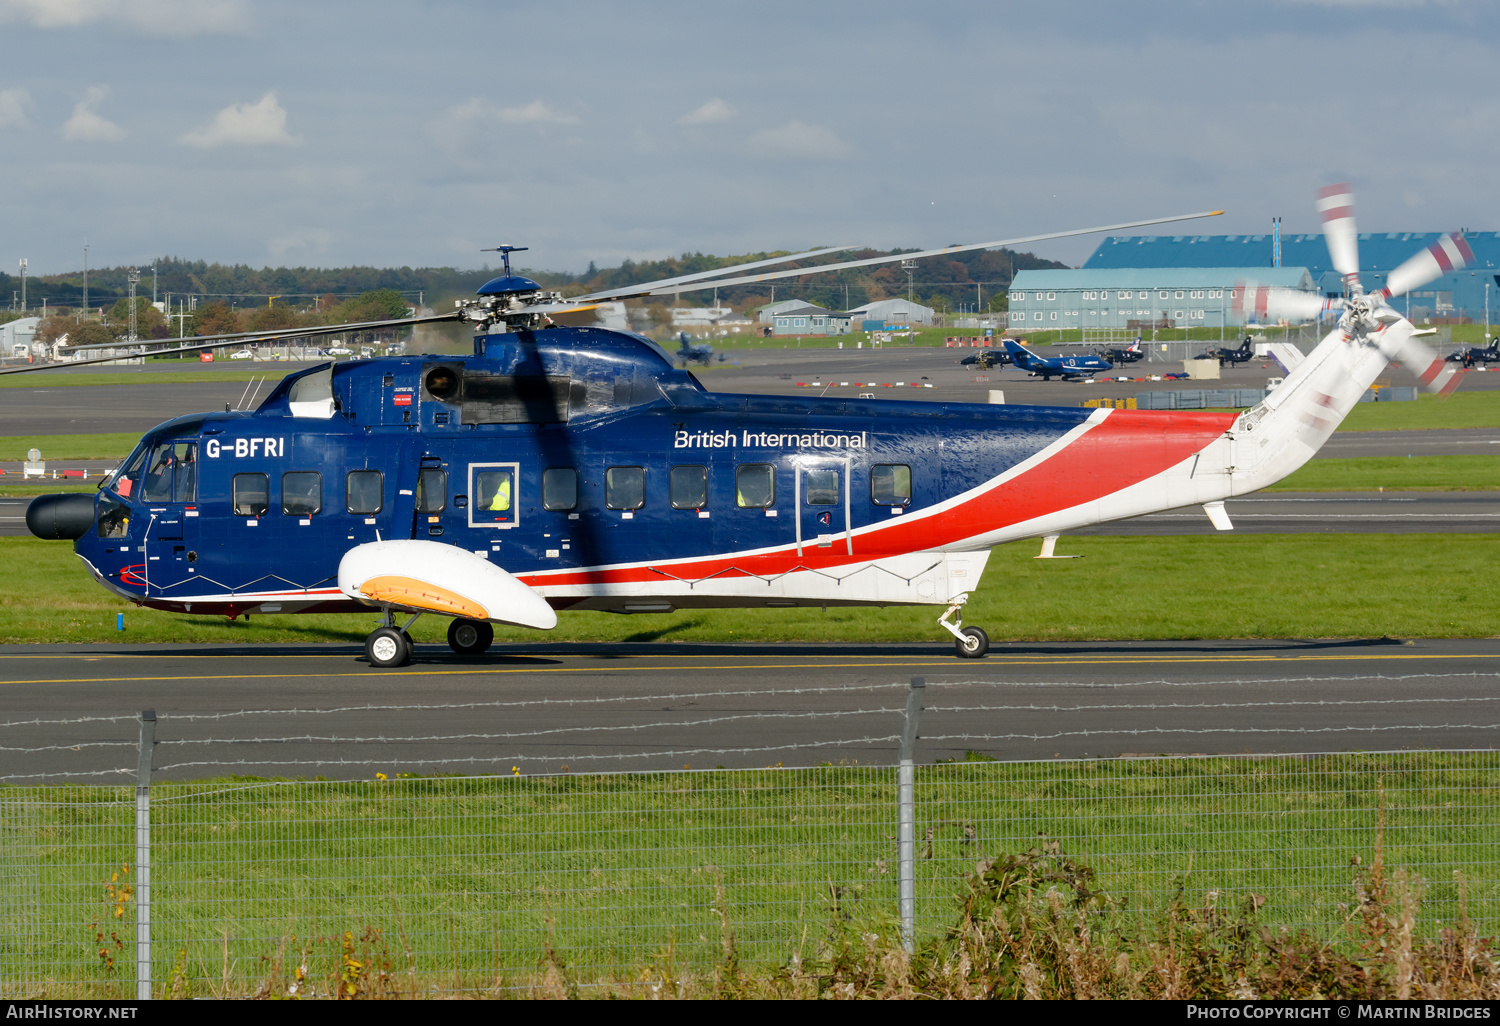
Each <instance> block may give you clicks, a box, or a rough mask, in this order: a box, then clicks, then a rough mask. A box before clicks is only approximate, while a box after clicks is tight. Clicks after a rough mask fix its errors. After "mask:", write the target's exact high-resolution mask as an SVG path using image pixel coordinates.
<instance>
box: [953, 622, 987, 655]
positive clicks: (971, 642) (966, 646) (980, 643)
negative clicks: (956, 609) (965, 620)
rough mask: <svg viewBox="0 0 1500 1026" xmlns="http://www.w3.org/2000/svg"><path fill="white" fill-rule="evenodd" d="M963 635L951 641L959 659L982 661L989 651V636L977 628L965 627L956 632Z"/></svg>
mask: <svg viewBox="0 0 1500 1026" xmlns="http://www.w3.org/2000/svg"><path fill="white" fill-rule="evenodd" d="M958 633H959V634H961V635H963V637H960V638H954V639H953V647H954V648H955V649H957V650H958V656H959V658H960V659H982V658H984V654H985V653H986V652H988V651H989V650H990V636H989V635H988V634H986V633H984V631H983V630H981V629H980V628H978V627H965V628H964V629H963V630H961V631H959V632H958Z"/></svg>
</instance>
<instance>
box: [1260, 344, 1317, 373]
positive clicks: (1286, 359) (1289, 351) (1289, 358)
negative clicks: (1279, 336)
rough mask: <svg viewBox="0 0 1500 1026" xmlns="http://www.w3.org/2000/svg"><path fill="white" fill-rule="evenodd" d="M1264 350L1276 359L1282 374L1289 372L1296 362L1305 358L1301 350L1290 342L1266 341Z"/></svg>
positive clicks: (1295, 367)
mask: <svg viewBox="0 0 1500 1026" xmlns="http://www.w3.org/2000/svg"><path fill="white" fill-rule="evenodd" d="M1266 352H1268V353H1270V354H1271V359H1273V360H1275V361H1276V363H1277V365H1278V366H1279V367H1280V368H1281V372H1282V373H1283V374H1290V373H1291V372H1292V371H1294V370H1296V369H1297V365H1298V364H1300V363H1301V362H1302V361H1303V360H1305V359H1307V357H1305V356H1303V355H1302V350H1300V349H1298V348H1297V347H1296V346H1294V345H1292V344H1291V343H1290V342H1267V343H1266Z"/></svg>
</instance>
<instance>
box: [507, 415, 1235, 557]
mask: <svg viewBox="0 0 1500 1026" xmlns="http://www.w3.org/2000/svg"><path fill="white" fill-rule="evenodd" d="M1236 416H1237V414H1233V413H1157V412H1148V411H1141V410H1113V411H1111V412H1110V414H1109V415H1108V416H1106V417H1105V418H1104V420H1103V421H1102V422H1100V423H1099V424H1096V425H1095V426H1094V427H1092V428H1090V429H1089V430H1088V431H1086V432H1084V433H1083V434H1082V435H1081V436H1079V437H1078V439H1077V440H1075V441H1074V442H1073V443H1072V444H1070V445H1069V446H1068V447H1067V448H1065V449H1063V450H1062V451H1061V452H1058V453H1055V454H1054V455H1052V456H1051V457H1049V458H1048V459H1046V460H1045V461H1043V462H1042V463H1040V464H1038V465H1037V466H1035V467H1032V468H1031V469H1030V470H1027V471H1026V472H1024V473H1022V474H1019V475H1017V476H1016V477H1013V478H1011V479H1010V480H1009V481H1006V482H1005V483H1004V484H1001V485H995V486H993V487H990V488H988V489H986V490H985V491H983V492H981V493H980V494H978V495H975V496H974V497H973V498H971V499H969V500H967V501H965V502H963V503H962V504H960V505H958V506H954V507H952V508H950V509H946V510H943V511H942V512H941V513H935V514H932V515H929V516H912V517H910V518H907V517H893V518H892V520H891V523H889V524H887V525H885V526H883V527H880V528H878V529H877V530H874V531H868V532H867V533H865V534H861V535H858V536H856V537H855V539H854V552H855V554H854V556H852V557H851V556H849V555H847V554H846V553H845V552H843V551H842V550H843V547H844V541H843V539H842V538H837V537H836V538H835V540H834V543H833V546H832V548H830V549H820V548H818V547H817V545H816V542H813V541H809V540H807V539H806V537H805V536H804V541H803V547H802V553H803V554H802V555H800V556H799V555H797V548H796V545H795V543H790V544H788V545H786V546H785V547H783V548H780V549H777V550H776V551H774V552H762V553H758V554H756V555H747V556H712V557H708V558H705V559H700V560H691V561H683V562H675V561H669V560H663V561H662V563H661V564H660V566H659V569H660V570H662V571H665V572H666V573H660V572H658V571H657V570H653V569H652V568H650V567H622V568H620V569H618V570H581V571H577V572H573V573H559V574H524V573H523V574H517V575H516V576H517V577H518V578H519V579H520V580H521V581H523V582H525V583H526V584H529V585H533V586H547V585H552V586H557V585H569V584H603V583H626V582H633V581H665V580H669V579H670V578H669V577H667V576H666V574H670V575H671V576H672V577H677V578H683V579H686V580H693V581H696V580H703V579H704V578H707V577H714V576H720V575H723V576H768V577H769V576H773V575H776V574H784V573H787V572H788V571H791V570H794V569H799V568H806V569H810V570H812V569H821V568H827V567H836V566H841V565H846V564H849V563H856V562H859V563H863V562H866V561H868V560H871V559H881V558H884V557H887V556H894V555H898V554H901V553H905V552H921V551H925V550H928V549H936V548H941V547H942V546H944V545H950V544H953V543H954V542H957V541H960V540H962V539H964V538H972V537H975V536H976V535H981V534H987V533H989V532H991V531H998V530H1000V529H1001V528H1004V527H1009V526H1010V525H1012V524H1019V523H1022V522H1023V521H1027V520H1033V519H1035V518H1037V517H1041V516H1046V515H1047V514H1049V513H1056V512H1058V511H1060V510H1065V509H1070V508H1072V507H1074V506H1079V505H1082V504H1083V503H1086V502H1092V501H1094V500H1095V499H1101V498H1103V497H1104V496H1106V495H1110V494H1113V493H1114V492H1118V491H1120V490H1121V489H1123V488H1128V487H1130V486H1131V485H1133V484H1138V483H1139V482H1141V481H1144V480H1146V479H1147V478H1149V477H1154V476H1155V475H1157V474H1160V473H1161V472H1162V471H1164V470H1167V469H1168V468H1170V467H1174V466H1176V465H1177V464H1179V463H1181V462H1182V461H1183V460H1185V459H1187V458H1188V457H1189V456H1191V455H1193V453H1195V452H1197V451H1199V450H1200V449H1202V448H1203V447H1204V446H1206V445H1208V444H1209V443H1210V442H1212V441H1213V440H1214V439H1216V438H1218V437H1219V436H1220V435H1222V434H1223V433H1224V432H1225V431H1227V430H1228V429H1229V426H1230V425H1231V424H1233V423H1234V420H1235V417H1236ZM801 512H802V511H801V510H793V511H792V513H793V515H800V514H801ZM785 526H786V531H787V535H788V536H789V537H790V536H791V535H792V532H793V531H794V530H795V527H794V526H793V525H792V524H790V523H788V524H786V525H785Z"/></svg>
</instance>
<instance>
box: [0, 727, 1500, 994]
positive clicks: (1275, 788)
mask: <svg viewBox="0 0 1500 1026" xmlns="http://www.w3.org/2000/svg"><path fill="white" fill-rule="evenodd" d="M1495 777H1496V759H1495V756H1494V753H1459V754H1448V753H1398V754H1391V755H1333V756H1321V757H1316V758H1307V759H1303V758H1258V759H1229V758H1201V759H1131V760H1109V761H1095V762H1074V763H986V762H965V763H956V764H948V765H938V766H930V767H921V768H919V769H918V771H917V780H916V837H917V838H918V839H919V842H918V851H917V861H916V866H915V868H916V874H915V880H916V896H917V907H916V924H917V941H918V944H919V946H923V947H926V946H928V945H931V944H934V943H935V942H936V941H938V939H939V938H940V937H941V935H942V931H943V930H944V928H946V927H948V926H949V925H951V924H952V923H954V921H955V919H956V915H957V911H958V906H957V903H956V901H955V897H956V895H958V894H959V892H960V891H961V890H962V889H963V881H964V878H965V877H966V876H967V875H970V874H972V873H973V872H974V870H975V865H976V863H977V862H979V861H980V860H985V859H993V858H995V857H996V856H998V855H1000V854H1001V853H1006V852H1008V853H1019V852H1024V851H1026V850H1027V849H1028V848H1035V847H1036V846H1037V845H1038V844H1042V843H1045V842H1039V841H1038V840H1037V837H1038V835H1039V834H1042V835H1045V838H1046V839H1048V840H1050V841H1056V842H1058V843H1059V844H1060V845H1061V849H1062V851H1063V852H1064V853H1066V854H1068V855H1071V856H1076V857H1077V858H1079V859H1080V860H1082V862H1084V863H1085V864H1087V865H1088V866H1089V867H1090V868H1091V869H1092V870H1094V871H1095V873H1096V874H1097V875H1096V876H1095V877H1093V878H1092V880H1091V881H1090V885H1091V886H1092V887H1093V888H1095V889H1098V890H1100V891H1102V892H1103V894H1104V896H1105V897H1104V899H1103V900H1102V901H1101V902H1099V905H1100V907H1101V909H1102V911H1101V912H1096V913H1094V916H1093V918H1092V922H1091V926H1092V927H1093V929H1095V930H1096V931H1097V932H1098V933H1100V934H1101V935H1115V934H1119V935H1121V936H1123V937H1125V938H1129V939H1131V940H1132V941H1139V940H1141V939H1144V938H1147V937H1150V936H1151V935H1152V934H1153V933H1154V931H1156V930H1159V929H1160V928H1161V925H1162V923H1163V917H1164V913H1165V911H1166V909H1167V908H1168V906H1169V905H1171V904H1172V903H1173V902H1174V900H1175V901H1176V902H1177V903H1178V905H1179V907H1186V908H1188V909H1196V910H1199V913H1200V914H1211V913H1213V912H1214V911H1215V910H1216V909H1222V910H1223V912H1222V915H1223V916H1224V917H1225V918H1226V919H1232V918H1234V917H1236V915H1237V913H1236V911H1235V910H1237V909H1239V908H1240V907H1241V905H1242V903H1244V902H1246V901H1248V900H1250V899H1251V897H1252V895H1253V896H1256V897H1258V898H1259V899H1260V901H1261V902H1262V904H1261V907H1260V908H1259V911H1258V912H1257V913H1256V914H1255V921H1256V922H1257V923H1259V924H1263V925H1267V926H1287V927H1293V928H1298V927H1302V928H1307V929H1309V930H1311V931H1312V932H1313V933H1314V934H1315V935H1317V936H1320V937H1323V938H1324V939H1325V940H1331V941H1335V942H1337V941H1340V940H1341V939H1342V940H1344V941H1348V940H1349V939H1350V934H1352V933H1353V931H1350V932H1349V934H1346V933H1344V931H1342V930H1341V926H1342V924H1343V923H1345V922H1346V921H1347V919H1348V917H1349V912H1348V905H1349V903H1350V902H1351V899H1352V898H1353V887H1352V885H1353V883H1354V880H1355V878H1356V876H1357V875H1358V873H1359V871H1358V870H1356V869H1355V868H1354V867H1355V865H1356V864H1363V865H1366V866H1368V865H1370V864H1371V863H1372V862H1373V861H1374V860H1375V857H1376V846H1377V838H1378V842H1379V844H1380V847H1381V849H1382V850H1381V858H1382V859H1383V860H1384V864H1385V865H1386V866H1387V867H1388V868H1389V869H1392V870H1393V869H1396V868H1397V867H1401V868H1404V869H1407V870H1410V871H1412V872H1415V873H1417V874H1420V875H1421V876H1422V877H1423V878H1425V880H1426V881H1427V885H1428V886H1427V890H1426V893H1425V904H1424V907H1423V911H1422V914H1421V916H1420V917H1419V918H1418V919H1417V920H1416V922H1415V924H1414V925H1415V927H1416V931H1417V933H1418V934H1419V935H1425V936H1432V935H1434V934H1435V933H1436V932H1437V931H1438V929H1439V928H1441V927H1444V926H1448V925H1451V924H1452V923H1453V922H1454V920H1455V919H1456V918H1457V917H1458V915H1459V913H1460V901H1461V898H1460V884H1459V882H1458V880H1457V879H1456V877H1455V871H1459V872H1461V873H1462V874H1463V884H1462V887H1463V888H1464V892H1465V893H1464V895H1463V898H1462V900H1463V901H1464V902H1465V903H1466V906H1467V908H1466V910H1467V913H1468V915H1469V916H1470V917H1471V918H1472V919H1473V920H1474V921H1475V922H1476V924H1477V925H1479V926H1480V927H1482V928H1487V929H1488V930H1489V931H1493V930H1494V927H1495V925H1496V920H1497V918H1500V859H1497V858H1496V855H1497V849H1500V840H1497V838H1500V806H1497V805H1496V803H1495V802H1494V801H1493V795H1494V793H1495ZM132 806H133V802H132V794H131V792H130V790H129V789H127V788H83V787H67V786H59V787H48V788H30V787H7V788H3V789H0V815H3V817H4V818H3V826H4V829H5V834H6V846H7V850H9V851H11V852H13V853H14V854H15V855H16V856H18V859H17V862H16V863H13V865H22V864H24V865H26V866H28V867H31V868H29V869H28V870H27V871H26V872H25V873H15V872H12V873H11V874H10V881H9V882H10V883H12V884H13V886H12V887H8V888H6V890H5V893H4V894H3V896H0V923H3V925H4V927H5V929H4V930H3V931H0V970H4V971H0V979H4V980H6V981H7V983H6V984H4V986H5V987H6V988H7V989H10V988H15V990H12V992H11V993H7V994H6V996H20V994H19V993H17V992H16V991H17V990H19V991H21V992H22V993H24V989H25V988H26V987H27V985H28V983H27V981H28V979H30V980H32V981H35V983H41V982H43V981H47V984H46V985H47V989H48V991H49V993H50V996H61V993H62V992H65V991H66V992H74V993H78V992H83V993H88V992H92V993H94V994H97V995H99V996H105V995H108V994H110V993H119V992H120V990H121V988H122V987H123V986H124V982H123V981H125V980H128V979H129V978H130V965H131V963H132V961H133V956H134V952H133V947H132V945H131V944H130V943H129V936H130V934H129V927H130V923H131V919H132V917H133V914H134V907H133V905H132V904H131V902H132V900H133V895H132V894H130V893H129V892H128V891H127V892H122V891H120V890H119V887H120V886H122V885H123V886H126V887H128V886H129V885H130V882H131V874H130V873H129V871H128V867H130V866H131V865H132V864H133V858H134V843H133V842H134V836H133V831H132V818H131V812H132ZM896 815H897V813H896V787H895V774H894V772H893V771H892V770H891V769H890V768H867V767H853V766H824V767H818V768H810V769H800V770H792V769H787V770H780V769H767V770H749V771H738V772H723V771H707V772H683V773H656V774H620V775H613V776H599V775H595V776H585V775H577V776H566V775H565V776H561V777H550V778H547V777H540V778H526V777H478V778H432V779H396V780H388V781H356V782H343V783H335V782H300V783H299V782H255V781H252V780H247V779H241V778H235V779H225V780H218V781H208V782H203V783H194V784H166V785H161V784H159V785H156V786H155V787H153V789H152V810H151V822H152V910H153V928H152V937H153V941H154V943H155V948H154V966H155V967H154V971H153V974H152V975H153V978H154V979H155V980H156V981H157V983H158V992H159V993H161V994H163V995H167V994H172V995H175V996H195V995H196V996H209V995H216V996H240V995H246V994H250V993H254V992H255V991H256V990H257V989H258V988H259V987H261V986H262V985H265V984H269V985H270V992H271V994H275V995H282V994H285V993H286V992H287V988H288V987H289V986H290V985H291V984H293V983H294V982H297V981H296V974H295V967H296V966H297V965H298V963H299V962H300V963H301V964H302V965H303V966H304V967H305V968H304V977H305V978H304V979H303V980H302V981H301V983H300V984H299V990H300V992H301V993H303V994H304V995H307V996H315V995H317V994H319V993H321V994H323V995H327V994H329V993H330V992H332V991H333V990H335V989H336V988H337V987H338V986H339V984H340V983H341V982H347V981H349V980H350V979H351V975H352V979H353V982H354V983H355V984H357V985H358V984H361V983H362V984H363V985H365V986H366V987H368V986H370V985H371V984H372V983H373V982H374V981H375V978H376V974H377V973H389V974H390V976H389V977H388V978H387V980H386V983H387V986H388V987H389V989H391V990H394V991H395V992H397V993H407V992H412V991H414V992H415V995H414V996H423V995H426V994H431V993H432V992H434V991H436V992H439V993H446V992H454V991H462V990H480V991H486V990H503V989H504V988H505V987H506V986H507V985H508V984H510V983H513V982H514V981H515V980H517V979H518V978H523V977H526V976H528V975H534V974H535V973H537V972H538V970H539V969H540V968H542V967H541V966H540V964H539V963H540V962H541V960H542V957H543V953H544V952H545V951H546V950H548V949H551V950H552V951H553V952H554V953H555V954H554V956H553V957H554V959H555V961H556V962H557V963H558V964H559V965H562V966H566V967H567V970H568V972H569V973H570V974H571V975H572V978H574V979H577V980H585V981H587V980H590V979H599V978H622V977H623V978H632V977H636V976H637V974H639V973H640V972H641V971H642V970H643V969H646V968H648V967H654V968H655V969H656V970H657V971H658V972H660V971H661V970H662V969H663V968H666V969H667V972H668V976H669V978H670V973H671V967H678V968H688V967H691V968H693V969H695V970H696V971H698V972H703V971H705V970H710V969H711V968H712V967H713V966H715V965H716V964H720V963H722V962H723V961H724V960H725V957H726V951H727V950H730V945H732V950H733V952H734V957H735V958H736V959H738V960H739V961H740V962H741V963H742V964H743V965H744V966H745V967H746V968H752V967H754V968H756V969H757V970H758V971H770V970H771V969H773V968H774V967H776V966H784V965H786V964H787V961H788V959H789V957H790V956H792V955H793V954H794V953H796V954H799V955H800V958H801V959H803V960H812V959H817V958H820V957H821V958H827V957H828V949H829V948H830V947H831V946H834V945H836V944H837V943H838V942H839V941H840V940H841V939H846V940H853V941H854V942H855V944H856V945H857V946H859V947H864V946H865V942H861V941H860V940H858V938H859V937H860V936H861V935H864V936H865V937H866V938H867V940H869V941H880V940H881V939H882V938H883V944H881V946H882V947H884V948H890V947H894V944H893V943H892V942H893V939H894V938H893V936H892V935H893V933H894V926H895V923H894V920H895V903H896V889H897V887H896V866H897V851H896V846H895V834H896ZM122 868H125V870H126V871H125V872H123V873H122V872H121V870H122ZM1057 883H1058V885H1059V886H1063V887H1064V888H1065V889H1066V884H1064V883H1063V882H1062V877H1059V878H1058V879H1057ZM1044 886H1045V885H1044ZM122 894H123V896H122ZM1042 907H1043V909H1044V908H1045V905H1043V906H1042ZM117 910H118V912H119V915H118V916H116V915H115V913H116V911H117ZM1064 918H1065V919H1071V918H1072V914H1071V912H1070V913H1069V914H1068V915H1066V916H1065V917H1064ZM100 922H103V923H104V924H105V928H104V931H102V932H103V933H104V934H105V935H106V937H107V935H108V933H110V932H117V933H120V934H123V936H124V938H125V942H124V943H121V944H120V945H119V946H118V947H115V946H113V945H112V944H111V942H110V941H109V940H108V939H106V940H105V942H104V945H103V950H104V951H105V952H106V955H107V956H108V957H109V958H113V960H114V962H115V970H114V971H113V972H111V971H110V970H109V969H108V968H107V965H106V960H105V959H101V957H100V956H99V955H98V954H97V953H96V951H95V950H94V948H95V945H93V944H91V943H90V941H92V940H93V937H94V934H96V933H100V932H101V931H100V930H99V928H98V927H97V926H96V925H94V924H98V923H100ZM122 927H123V929H121V928H122ZM730 934H732V935H733V940H732V941H729V935H730ZM726 942H727V943H726ZM351 959H352V960H353V961H354V962H355V964H356V966H358V967H359V968H360V969H361V970H362V971H360V972H353V968H354V967H351V965H350V960H351ZM663 963H667V965H666V966H664V965H663ZM18 966H19V967H22V971H20V972H17V971H16V967H18ZM121 967H123V969H122V968H121ZM35 983H33V984H32V985H33V986H34V985H35ZM309 991H311V994H309V993H308V992H309Z"/></svg>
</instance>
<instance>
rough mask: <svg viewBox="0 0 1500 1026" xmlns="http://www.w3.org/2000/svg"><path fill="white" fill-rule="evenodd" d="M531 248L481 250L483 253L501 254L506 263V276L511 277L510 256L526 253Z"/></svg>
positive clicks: (504, 247)
mask: <svg viewBox="0 0 1500 1026" xmlns="http://www.w3.org/2000/svg"><path fill="white" fill-rule="evenodd" d="M530 248H531V247H530V246H496V247H494V248H493V249H481V250H480V251H479V252H481V253H499V254H500V259H501V260H503V261H504V262H505V276H506V277H507V278H508V277H510V255H511V254H512V253H524V252H526V250H528V249H530Z"/></svg>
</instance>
